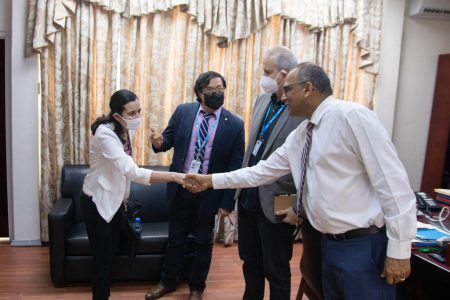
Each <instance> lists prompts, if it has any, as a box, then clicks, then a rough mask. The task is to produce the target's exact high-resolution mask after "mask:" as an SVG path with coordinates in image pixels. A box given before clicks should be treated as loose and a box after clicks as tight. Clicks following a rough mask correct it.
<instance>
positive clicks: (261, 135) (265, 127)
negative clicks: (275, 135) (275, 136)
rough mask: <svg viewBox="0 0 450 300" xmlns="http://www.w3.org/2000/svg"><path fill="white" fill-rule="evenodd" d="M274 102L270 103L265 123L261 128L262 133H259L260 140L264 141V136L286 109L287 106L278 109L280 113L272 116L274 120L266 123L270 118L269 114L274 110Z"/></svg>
mask: <svg viewBox="0 0 450 300" xmlns="http://www.w3.org/2000/svg"><path fill="white" fill-rule="evenodd" d="M272 106H273V102H272V101H270V106H269V109H268V110H267V112H266V116H265V117H264V121H263V127H262V128H261V132H260V133H259V138H260V139H262V138H263V137H264V134H265V133H266V132H267V129H269V127H270V125H272V123H273V121H275V119H276V118H277V117H278V116H279V115H280V114H281V113H282V112H283V110H284V109H285V108H286V104H283V105H281V107H280V108H279V109H278V111H277V112H276V113H275V115H273V116H272V118H271V119H270V120H269V122H267V123H266V121H267V117H268V116H269V112H270V110H271V109H272Z"/></svg>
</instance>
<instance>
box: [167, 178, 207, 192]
mask: <svg viewBox="0 0 450 300" xmlns="http://www.w3.org/2000/svg"><path fill="white" fill-rule="evenodd" d="M175 176H176V178H175V180H174V181H175V182H176V183H178V184H180V185H182V186H183V187H184V188H185V189H188V190H189V191H190V192H192V193H199V192H203V191H204V190H206V189H208V188H210V187H212V186H213V185H212V175H210V174H209V175H202V174H192V173H189V174H182V173H176V175H175Z"/></svg>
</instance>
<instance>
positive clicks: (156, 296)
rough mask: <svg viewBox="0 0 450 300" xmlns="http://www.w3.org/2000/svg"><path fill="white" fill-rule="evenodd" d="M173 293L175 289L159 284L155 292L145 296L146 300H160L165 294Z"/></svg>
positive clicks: (152, 291)
mask: <svg viewBox="0 0 450 300" xmlns="http://www.w3.org/2000/svg"><path fill="white" fill-rule="evenodd" d="M173 291H175V289H173V290H170V289H167V288H165V287H164V286H163V285H162V284H161V283H159V284H158V286H157V287H155V288H154V289H153V290H151V291H150V292H148V293H147V294H145V300H155V299H159V298H161V297H162V296H164V295H165V294H168V293H171V292H173ZM200 299H201V298H200Z"/></svg>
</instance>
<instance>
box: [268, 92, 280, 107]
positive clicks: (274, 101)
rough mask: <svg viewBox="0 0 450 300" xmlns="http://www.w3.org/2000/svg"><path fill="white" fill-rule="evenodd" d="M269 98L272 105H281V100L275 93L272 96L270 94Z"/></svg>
mask: <svg viewBox="0 0 450 300" xmlns="http://www.w3.org/2000/svg"><path fill="white" fill-rule="evenodd" d="M270 100H271V101H272V104H273V105H281V104H283V102H282V101H281V100H278V98H277V93H273V94H272V96H270Z"/></svg>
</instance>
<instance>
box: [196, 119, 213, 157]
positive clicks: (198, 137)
mask: <svg viewBox="0 0 450 300" xmlns="http://www.w3.org/2000/svg"><path fill="white" fill-rule="evenodd" d="M199 113H200V111H198V113H197V118H196V119H197V120H196V127H197V142H196V144H197V145H198V150H199V153H200V151H201V150H203V149H204V148H205V146H206V143H207V142H208V139H209V135H210V131H209V126H208V134H206V136H205V139H204V140H203V141H202V142H201V143H200V125H199V121H198V115H199ZM217 122H218V120H216V121H215V122H214V123H213V124H211V127H212V129H213V130H214V129H215V128H216V126H217ZM208 123H209V120H208Z"/></svg>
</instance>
